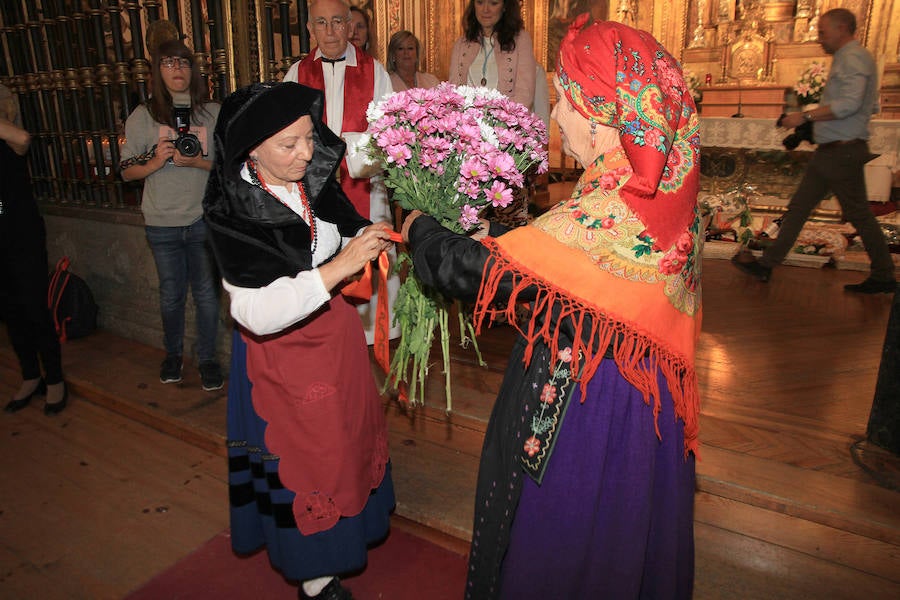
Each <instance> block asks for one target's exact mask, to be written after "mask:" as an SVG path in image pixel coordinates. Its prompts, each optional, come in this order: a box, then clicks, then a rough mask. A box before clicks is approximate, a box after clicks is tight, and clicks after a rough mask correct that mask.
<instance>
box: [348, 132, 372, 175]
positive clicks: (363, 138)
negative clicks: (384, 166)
mask: <svg viewBox="0 0 900 600" xmlns="http://www.w3.org/2000/svg"><path fill="white" fill-rule="evenodd" d="M371 141H372V136H371V135H369V134H368V133H363V134H362V135H360V136H359V137H357V138H356V139H354V140H353V141H352V142H350V143H349V144H347V154H348V155H349V156H352V157H356V156H361V157H362V160H363V163H365V165H366V166H369V167H371V166H372V165H374V164H376V163H377V162H378V161H377V160H376V159H375V158H374V157H373V156H372V155H371V153H370V152H369V144H370V143H371Z"/></svg>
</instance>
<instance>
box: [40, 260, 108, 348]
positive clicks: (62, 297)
mask: <svg viewBox="0 0 900 600" xmlns="http://www.w3.org/2000/svg"><path fill="white" fill-rule="evenodd" d="M47 306H49V307H50V314H51V315H53V324H54V325H55V326H56V335H58V336H59V341H60V342H65V341H66V340H67V339H75V338H80V337H84V336H86V335H88V334H89V333H91V332H93V331H94V330H95V329H97V311H98V308H97V303H96V302H94V295H93V294H92V293H91V288H89V287H88V285H87V283H85V281H84V279H82V278H81V277H79V276H78V275H75V274H74V273H70V272H69V257H68V256H63V257H62V258H61V259H59V262H58V263H56V270H54V271H53V273H52V274H51V275H50V288H49V290H48V291H47Z"/></svg>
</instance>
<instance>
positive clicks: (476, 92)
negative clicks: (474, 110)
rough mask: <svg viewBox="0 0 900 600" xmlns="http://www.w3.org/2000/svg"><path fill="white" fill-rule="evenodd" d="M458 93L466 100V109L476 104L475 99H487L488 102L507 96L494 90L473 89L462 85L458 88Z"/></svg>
mask: <svg viewBox="0 0 900 600" xmlns="http://www.w3.org/2000/svg"><path fill="white" fill-rule="evenodd" d="M456 91H457V93H458V94H460V95H461V96H462V97H463V98H465V106H466V108H468V107H470V106H472V105H473V104H474V103H475V98H487V99H488V100H498V99H500V98H505V96H504V95H503V94H502V93H500V92H498V91H497V90H495V89H493V88H486V87H472V86H470V85H460V86H457V87H456Z"/></svg>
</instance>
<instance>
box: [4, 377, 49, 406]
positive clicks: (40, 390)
mask: <svg viewBox="0 0 900 600" xmlns="http://www.w3.org/2000/svg"><path fill="white" fill-rule="evenodd" d="M46 393H47V384H46V383H45V382H44V380H43V379H41V380H40V381H39V382H38V385H37V387H36V388H34V391H33V392H31V393H30V394H28V395H27V396H25V397H24V398H19V399H18V400H10V401H9V403H8V404H7V405H6V407H5V408H4V409H3V410H5V411H6V412H8V413H14V412H19V411H20V410H22V409H23V408H25V407H26V406H28V403H29V402H31V399H32V398H33V397H35V396H44V395H45V394H46Z"/></svg>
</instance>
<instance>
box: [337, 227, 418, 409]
mask: <svg viewBox="0 0 900 600" xmlns="http://www.w3.org/2000/svg"><path fill="white" fill-rule="evenodd" d="M390 240H391V241H392V242H398V243H399V242H402V241H403V236H402V235H400V234H399V233H397V232H396V231H391V232H390ZM377 261H378V289H379V290H381V293H379V294H378V306H376V307H375V339H374V342H373V344H372V349H373V351H374V353H375V362H377V363H378V366H380V367H381V368H382V370H383V371H384V373H385V375H387V374H388V373H390V371H391V347H390V329H391V312H390V307H389V304H388V288H387V278H388V271H389V270H390V268H391V261H390V258H389V257H388V254H387V252H382V253H381V254H379V255H378V258H377ZM372 292H373V286H372V262H367V263H366V266H365V267H364V268H363V272H362V276H361V277H360V278H359V279H357V280H356V281H353V282H351V283H348V284H346V285H345V286H344V287H343V288H342V289H341V293H342V294H343V295H344V296H345V297H347V298H350V299H352V300H355V301H356V302H357V303H364V302H368V301H370V300H371V299H372ZM403 387H405V386H402V382H401V389H400V399H401V400H403V401H404V402H406V401H407V397H408V396H407V394H406V393H405V390H404V389H403Z"/></svg>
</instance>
